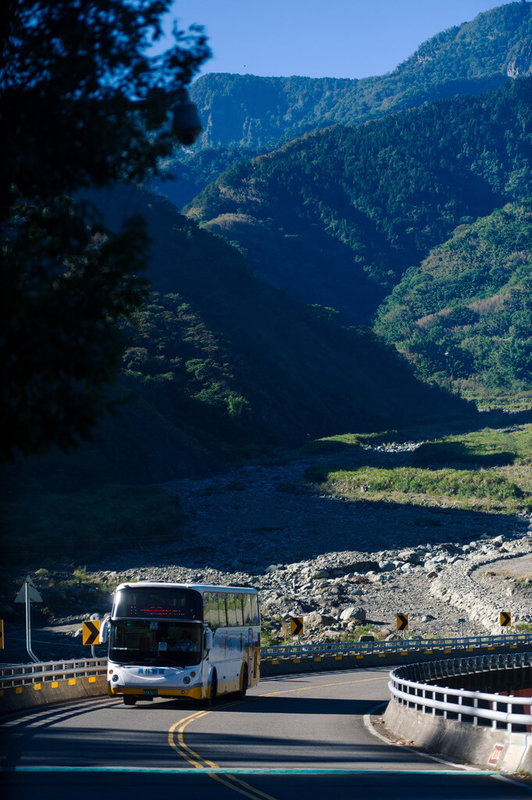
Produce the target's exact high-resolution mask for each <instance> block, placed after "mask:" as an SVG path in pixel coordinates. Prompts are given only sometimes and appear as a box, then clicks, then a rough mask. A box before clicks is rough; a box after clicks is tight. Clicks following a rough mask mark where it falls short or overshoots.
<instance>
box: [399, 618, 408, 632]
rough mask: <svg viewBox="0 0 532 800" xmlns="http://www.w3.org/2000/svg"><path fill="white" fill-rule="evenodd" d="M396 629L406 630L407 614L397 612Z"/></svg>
mask: <svg viewBox="0 0 532 800" xmlns="http://www.w3.org/2000/svg"><path fill="white" fill-rule="evenodd" d="M397 630H398V631H407V630H408V614H397Z"/></svg>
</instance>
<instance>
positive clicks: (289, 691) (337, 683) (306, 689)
mask: <svg viewBox="0 0 532 800" xmlns="http://www.w3.org/2000/svg"><path fill="white" fill-rule="evenodd" d="M388 680H390V677H389V675H386V676H385V677H384V678H358V679H357V680H356V681H333V682H332V683H318V684H312V685H311V686H299V687H298V688H297V689H281V690H279V691H278V692H268V693H267V694H259V695H257V697H273V696H274V695H276V694H293V693H295V692H310V691H312V689H324V688H326V687H328V686H349V685H350V684H353V683H369V682H370V681H388Z"/></svg>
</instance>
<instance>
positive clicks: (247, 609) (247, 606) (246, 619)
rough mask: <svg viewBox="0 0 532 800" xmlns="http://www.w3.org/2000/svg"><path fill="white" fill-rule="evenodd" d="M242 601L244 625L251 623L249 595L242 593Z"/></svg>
mask: <svg viewBox="0 0 532 800" xmlns="http://www.w3.org/2000/svg"><path fill="white" fill-rule="evenodd" d="M242 603H243V607H244V625H253V615H252V613H251V595H250V594H245V595H243V597H242Z"/></svg>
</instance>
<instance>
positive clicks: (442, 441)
mask: <svg viewBox="0 0 532 800" xmlns="http://www.w3.org/2000/svg"><path fill="white" fill-rule="evenodd" d="M335 438H336V441H337V443H338V442H345V443H346V444H348V445H349V447H351V448H354V452H353V455H352V456H351V457H350V456H347V455H346V456H345V458H344V459H343V461H344V463H341V462H340V463H339V462H334V461H331V462H330V463H329V464H324V465H321V466H320V467H319V468H318V469H311V470H309V471H308V473H307V476H306V477H307V480H308V481H309V482H310V483H311V484H312V485H315V486H317V487H319V491H320V492H324V491H325V492H328V493H330V494H332V495H334V496H336V497H342V498H344V499H346V500H349V501H353V502H362V501H369V502H372V501H373V502H389V503H398V504H409V505H422V506H428V507H434V508H455V509H465V510H473V511H482V512H491V513H500V514H516V513H522V512H530V511H531V510H532V471H531V470H530V466H531V464H532V455H531V454H532V425H530V424H529V425H522V426H516V427H515V428H513V429H506V430H493V429H489V428H488V429H482V430H479V431H476V432H474V433H470V434H459V435H453V436H446V437H442V438H439V439H435V440H433V441H429V442H427V443H425V444H423V445H422V446H421V447H419V448H418V449H417V450H416V451H415V453H414V457H413V464H412V465H410V466H398V467H395V468H393V467H382V468H381V467H375V466H369V465H368V464H367V463H364V462H365V459H364V455H363V454H361V453H360V452H359V450H358V448H359V444H358V441H356V440H355V441H354V442H353V439H352V438H351V439H349V438H347V439H346V437H335ZM350 460H354V461H356V462H358V463H356V464H349V461H350Z"/></svg>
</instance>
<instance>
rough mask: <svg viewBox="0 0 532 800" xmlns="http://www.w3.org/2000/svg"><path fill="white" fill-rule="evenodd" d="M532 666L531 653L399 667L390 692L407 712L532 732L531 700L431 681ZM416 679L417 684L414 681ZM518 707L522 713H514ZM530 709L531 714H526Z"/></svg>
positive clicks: (392, 677)
mask: <svg viewBox="0 0 532 800" xmlns="http://www.w3.org/2000/svg"><path fill="white" fill-rule="evenodd" d="M530 666H532V653H511V654H494V655H482V656H472V657H469V658H458V659H446V660H445V661H435V662H423V663H418V664H409V665H406V666H404V667H398V668H397V669H395V670H393V671H392V672H391V673H390V682H389V684H388V688H389V689H390V693H391V695H392V698H393V699H394V700H395V701H396V702H397V703H399V704H401V705H402V706H404V707H405V708H413V709H415V710H416V711H419V712H421V713H424V714H432V715H433V716H435V715H438V714H439V715H440V716H443V717H444V718H445V719H456V720H458V721H459V722H462V721H463V722H469V723H471V724H472V725H473V726H479V725H490V726H491V727H492V728H497V727H500V726H502V727H505V728H506V731H507V732H508V733H512V731H514V730H515V727H516V726H519V727H520V729H521V730H523V728H524V730H532V713H530V709H531V707H532V697H517V696H512V695H501V694H498V693H494V694H490V693H487V692H478V691H471V690H466V689H453V688H450V687H448V686H440V685H438V684H435V683H425V682H422V679H424V680H425V681H428V680H440V679H441V678H445V677H451V676H455V675H464V674H471V673H475V672H477V673H481V672H487V671H490V670H492V671H500V670H508V669H518V668H524V667H530ZM412 678H416V680H412ZM514 706H519V707H520V710H519V711H514ZM527 707H528V709H529V713H524V710H525V709H526V708H527Z"/></svg>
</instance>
